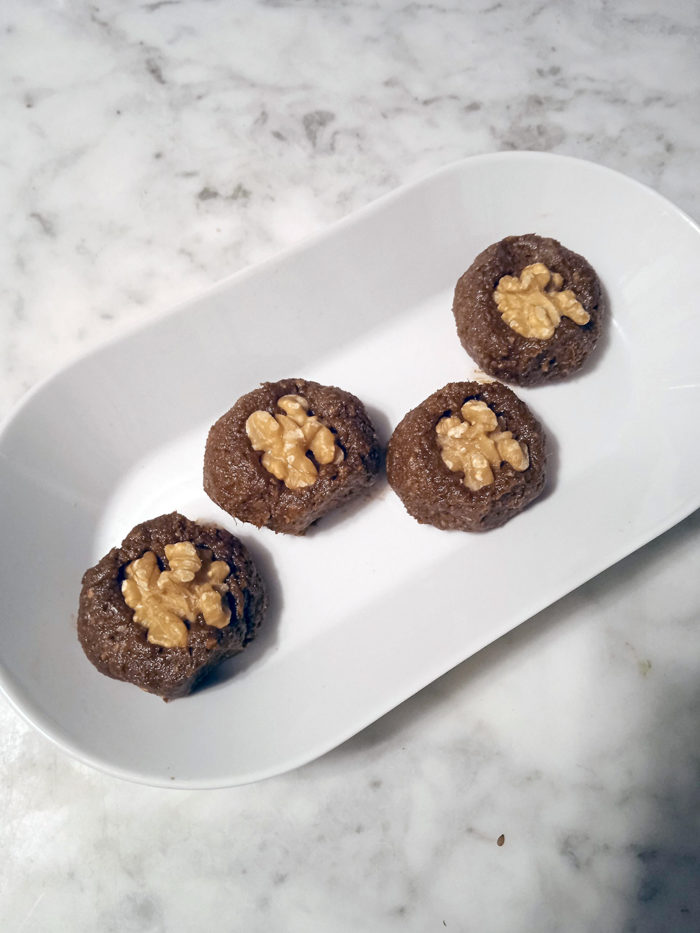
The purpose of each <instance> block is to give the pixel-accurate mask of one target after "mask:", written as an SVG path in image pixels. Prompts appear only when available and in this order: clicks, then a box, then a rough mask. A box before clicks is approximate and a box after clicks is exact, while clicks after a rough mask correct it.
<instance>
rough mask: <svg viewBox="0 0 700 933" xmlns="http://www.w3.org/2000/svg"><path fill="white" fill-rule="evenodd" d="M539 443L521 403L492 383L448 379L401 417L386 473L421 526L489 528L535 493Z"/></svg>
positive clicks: (541, 475)
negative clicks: (449, 380) (442, 385)
mask: <svg viewBox="0 0 700 933" xmlns="http://www.w3.org/2000/svg"><path fill="white" fill-rule="evenodd" d="M545 460H546V455H545V443H544V434H543V432H542V428H541V426H540V424H539V422H538V421H537V420H536V419H535V418H534V417H533V415H532V413H531V412H530V410H529V408H528V407H527V405H525V403H524V402H522V401H521V400H520V399H519V398H518V397H517V396H516V395H515V394H514V393H513V392H512V391H511V390H510V389H509V388H508V387H507V386H504V385H501V384H500V383H498V382H489V383H484V384H482V383H478V382H451V383H450V384H449V385H446V386H445V387H444V388H442V389H439V390H438V391H437V392H434V393H433V395H431V396H430V397H429V398H427V399H426V400H425V401H424V402H421V404H420V405H418V407H417V408H414V409H413V411H409V413H408V414H407V415H406V416H405V417H404V418H403V420H402V421H401V423H400V424H399V425H398V427H397V428H396V430H395V431H394V433H393V434H392V436H391V440H390V441H389V448H388V451H387V474H388V477H389V483H390V485H391V487H392V488H393V490H394V492H395V493H396V494H397V495H398V496H399V498H400V499H401V500H402V502H403V504H404V505H405V507H406V510H407V511H408V512H409V514H411V515H412V516H413V517H414V518H415V519H417V520H418V521H419V522H420V523H421V524H427V525H435V527H436V528H443V529H454V530H457V531H488V530H489V529H491V528H497V527H498V526H499V525H503V524H505V522H507V521H508V520H509V519H511V518H513V516H514V515H517V514H518V512H520V511H522V509H524V508H525V506H526V505H527V504H528V503H529V502H532V500H533V499H535V498H536V497H537V496H538V495H539V494H540V493H541V492H542V488H543V486H544V481H545Z"/></svg>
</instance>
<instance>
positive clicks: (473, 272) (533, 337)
mask: <svg viewBox="0 0 700 933" xmlns="http://www.w3.org/2000/svg"><path fill="white" fill-rule="evenodd" d="M452 311H453V314H454V316H455V321H456V323H457V333H458V334H459V339H460V340H461V341H462V346H463V347H464V349H465V350H466V351H467V353H469V355H470V356H471V357H472V359H474V360H475V361H476V363H478V365H479V366H480V367H481V368H482V369H483V370H484V372H487V373H489V374H490V375H491V376H495V377H496V378H497V379H504V380H505V381H506V382H512V383H515V384H516V385H523V386H524V385H541V384H542V383H544V382H548V381H550V380H557V379H565V378H566V377H567V376H571V375H572V374H573V373H575V372H577V371H578V370H579V369H580V368H581V366H582V365H583V363H584V361H585V360H586V358H587V357H588V355H589V354H590V353H591V351H592V350H593V348H594V347H595V345H596V343H597V341H598V337H599V336H600V332H601V327H602V324H603V321H604V319H605V315H606V307H605V299H604V297H603V293H602V289H601V285H600V282H599V280H598V276H597V275H596V273H595V271H594V270H593V268H592V267H591V266H590V265H589V263H588V262H587V261H586V260H585V259H584V258H583V256H579V255H578V254H577V253H573V252H572V251H571V250H569V249H566V247H564V246H562V245H561V243H559V242H557V240H553V239H550V238H547V237H540V236H537V235H536V234H534V233H528V234H525V235H524V236H510V237H506V239H505V240H501V241H500V242H499V243H494V244H493V246H489V247H488V249H485V250H484V251H483V253H480V254H479V255H478V256H477V257H476V259H475V260H474V262H473V263H472V265H471V266H470V267H469V268H468V269H467V271H466V272H465V273H464V275H463V276H462V277H461V279H460V280H459V281H458V282H457V287H456V289H455V295H454V303H453V306H452Z"/></svg>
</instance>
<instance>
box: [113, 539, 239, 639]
mask: <svg viewBox="0 0 700 933" xmlns="http://www.w3.org/2000/svg"><path fill="white" fill-rule="evenodd" d="M165 556H166V558H167V560H168V564H169V565H170V569H169V570H161V569H160V566H159V564H158V558H157V557H156V555H155V554H154V553H153V551H146V553H145V554H144V555H143V557H139V558H137V559H136V560H132V561H131V563H129V564H127V566H126V568H125V575H126V579H125V580H124V582H123V583H122V595H123V596H124V601H125V602H126V604H127V606H128V607H129V608H130V609H133V610H134V622H138V624H139V625H143V626H144V627H145V628H147V629H148V636H147V638H148V641H149V642H150V643H151V644H153V645H160V646H161V647H163V648H185V647H187V634H188V628H187V626H186V625H185V621H187V622H190V623H191V622H194V621H195V619H196V618H197V616H199V615H201V616H202V618H203V619H204V622H205V623H206V624H207V625H211V626H213V627H214V628H225V627H226V626H227V625H228V624H229V621H230V619H231V610H230V609H229V608H228V606H227V605H225V604H224V601H223V599H222V597H223V596H224V594H225V593H226V592H227V590H228V587H227V586H226V580H227V579H228V576H229V574H230V573H231V568H230V567H229V565H228V564H227V563H226V562H225V561H223V560H212V558H213V556H214V555H213V554H212V552H211V551H210V550H209V548H197V547H195V546H194V544H192V542H191V541H178V542H177V543H176V544H166V546H165Z"/></svg>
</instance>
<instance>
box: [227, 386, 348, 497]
mask: <svg viewBox="0 0 700 933" xmlns="http://www.w3.org/2000/svg"><path fill="white" fill-rule="evenodd" d="M277 406H278V407H279V408H281V409H282V411H283V412H284V414H276V415H274V416H273V415H271V414H270V413H269V412H268V411H254V412H253V414H252V415H250V417H249V418H248V420H247V421H246V424H245V430H246V434H247V435H248V437H249V439H250V443H251V444H252V446H253V450H258V451H263V456H262V465H263V466H264V467H265V469H266V470H267V471H268V473H272V475H273V476H276V477H277V479H281V480H282V481H283V482H284V485H285V486H286V487H287V489H301V488H303V487H304V486H311V485H313V483H315V482H316V479H317V477H318V470H317V469H316V464H315V463H314V462H313V460H312V459H311V458H310V457H308V456H307V453H311V454H312V455H313V457H314V459H315V460H316V463H321V464H323V463H339V462H340V461H341V460H342V459H343V451H342V450H341V448H340V447H338V445H337V444H336V442H335V437H334V436H333V433H332V431H330V430H329V429H328V428H327V427H326V426H325V425H323V424H321V422H320V421H319V420H318V418H317V417H316V415H310V414H309V403H308V402H307V401H306V399H305V398H302V396H301V395H283V396H282V398H280V399H279V400H278V402H277Z"/></svg>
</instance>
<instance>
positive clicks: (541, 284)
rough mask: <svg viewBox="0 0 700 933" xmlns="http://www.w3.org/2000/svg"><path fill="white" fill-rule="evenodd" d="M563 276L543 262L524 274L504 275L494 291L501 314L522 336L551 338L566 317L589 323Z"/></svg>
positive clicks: (576, 321)
mask: <svg viewBox="0 0 700 933" xmlns="http://www.w3.org/2000/svg"><path fill="white" fill-rule="evenodd" d="M563 281H564V280H563V278H562V277H561V275H559V273H558V272H550V271H549V269H548V268H547V266H545V265H544V263H542V262H536V263H533V264H532V265H530V266H525V268H524V269H523V271H522V272H521V273H520V276H519V277H518V276H513V275H504V276H503V277H502V278H501V279H500V280H499V282H498V285H497V286H496V290H495V292H494V293H493V297H494V301H495V302H496V304H497V305H498V310H499V311H500V312H501V317H502V318H503V320H504V321H505V322H506V324H508V325H509V326H510V327H512V329H513V330H514V331H515V332H516V333H518V334H520V336H521V337H534V338H536V339H537V340H549V338H550V337H552V335H553V334H554V331H555V330H556V329H557V327H558V326H559V322H560V321H561V319H562V317H568V318H571V320H572V321H573V322H574V323H575V324H580V325H583V324H587V323H588V322H589V321H590V319H591V316H590V314H589V313H588V312H587V311H584V309H583V306H582V305H581V304H580V302H578V301H577V300H576V296H575V295H574V293H573V292H572V291H570V290H569V289H566V290H565V291H561V286H562V284H563Z"/></svg>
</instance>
